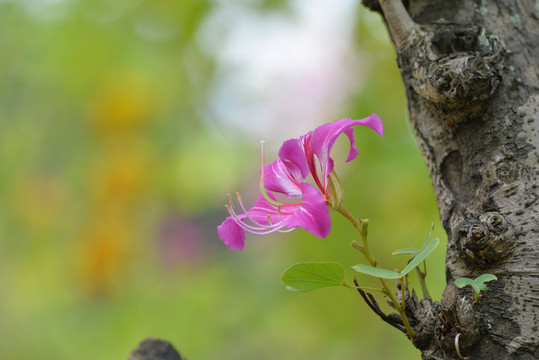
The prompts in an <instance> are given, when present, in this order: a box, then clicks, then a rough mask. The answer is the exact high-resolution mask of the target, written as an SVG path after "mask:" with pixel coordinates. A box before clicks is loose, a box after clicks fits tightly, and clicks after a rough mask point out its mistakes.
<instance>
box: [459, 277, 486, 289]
mask: <svg viewBox="0 0 539 360" xmlns="http://www.w3.org/2000/svg"><path fill="white" fill-rule="evenodd" d="M455 285H456V286H457V287H459V288H463V287H465V286H471V287H473V289H474V291H475V292H476V293H479V292H481V289H480V288H479V286H478V285H477V283H476V282H475V281H474V280H472V279H469V278H466V277H461V278H458V279H456V280H455Z"/></svg>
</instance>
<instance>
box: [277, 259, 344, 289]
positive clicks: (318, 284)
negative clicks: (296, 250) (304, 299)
mask: <svg viewBox="0 0 539 360" xmlns="http://www.w3.org/2000/svg"><path fill="white" fill-rule="evenodd" d="M281 280H282V281H283V282H284V283H285V284H286V285H288V286H287V289H288V290H291V291H310V290H315V289H320V288H325V287H331V286H339V285H343V284H344V268H343V267H342V266H341V265H339V264H337V263H334V262H319V263H314V262H313V263H298V264H294V265H292V266H290V267H289V268H288V269H286V270H285V272H284V273H283V275H282V276H281Z"/></svg>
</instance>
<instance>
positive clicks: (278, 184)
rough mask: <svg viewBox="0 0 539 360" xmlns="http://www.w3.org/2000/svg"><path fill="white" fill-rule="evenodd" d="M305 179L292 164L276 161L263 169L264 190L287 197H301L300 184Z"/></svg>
mask: <svg viewBox="0 0 539 360" xmlns="http://www.w3.org/2000/svg"><path fill="white" fill-rule="evenodd" d="M304 180H305V179H304V177H303V176H302V175H301V172H300V170H299V168H298V167H297V166H296V165H294V164H293V163H291V162H289V163H288V164H286V163H285V162H284V161H282V160H280V159H279V160H276V161H274V162H272V163H271V164H269V165H266V167H265V169H264V187H265V188H266V190H270V191H275V192H278V193H281V194H286V195H288V196H289V197H298V196H301V189H300V186H299V184H300V182H303V181H304Z"/></svg>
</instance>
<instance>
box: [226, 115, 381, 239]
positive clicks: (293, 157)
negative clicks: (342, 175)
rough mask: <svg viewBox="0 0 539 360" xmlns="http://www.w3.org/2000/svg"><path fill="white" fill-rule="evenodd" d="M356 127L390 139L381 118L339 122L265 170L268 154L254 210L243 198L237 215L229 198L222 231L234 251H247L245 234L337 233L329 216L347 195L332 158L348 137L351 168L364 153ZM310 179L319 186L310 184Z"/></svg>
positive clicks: (291, 146)
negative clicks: (337, 143)
mask: <svg viewBox="0 0 539 360" xmlns="http://www.w3.org/2000/svg"><path fill="white" fill-rule="evenodd" d="M356 125H363V126H367V127H369V128H371V129H373V130H374V131H376V132H377V133H378V134H379V135H380V136H382V137H383V136H384V132H383V125H382V121H381V120H380V118H379V117H378V115H376V114H372V115H371V116H369V117H367V118H365V119H361V120H351V119H349V118H346V119H342V120H337V121H334V122H332V123H329V124H325V125H322V126H320V127H318V128H316V129H315V130H314V131H311V132H309V133H307V134H306V135H303V136H301V137H300V138H299V139H290V140H287V141H285V142H284V143H283V145H282V146H281V149H280V150H279V159H278V160H276V161H274V162H272V163H270V164H269V165H264V154H263V152H262V170H261V177H260V189H261V193H262V195H261V196H260V197H259V198H258V200H257V202H256V203H255V205H254V206H253V207H252V208H250V209H249V210H247V209H245V206H244V205H243V202H242V200H241V198H240V197H239V195H238V203H239V205H240V209H241V211H240V212H237V211H236V209H235V208H234V206H233V202H232V199H231V198H229V205H227V208H228V210H229V213H230V216H229V217H228V218H227V219H226V220H225V221H224V222H223V223H222V224H221V225H220V226H219V227H217V231H218V233H219V237H220V238H221V240H223V242H224V243H225V244H226V245H227V246H228V247H229V248H231V249H235V250H241V249H243V247H244V246H245V232H249V233H252V234H258V235H264V234H269V233H272V232H277V231H279V232H283V231H290V230H292V229H294V228H298V227H303V228H305V230H307V231H309V232H311V233H313V234H314V235H316V236H317V237H320V238H324V237H326V236H327V235H328V234H329V232H330V229H331V219H330V216H329V210H330V208H331V209H336V208H337V207H338V206H339V205H340V202H341V201H342V189H341V188H340V184H339V181H338V178H337V176H336V174H335V172H334V171H333V169H334V162H333V159H332V158H331V157H330V152H331V148H332V147H333V144H334V143H335V140H336V139H337V138H338V137H339V135H341V134H342V133H344V134H345V135H346V136H348V139H349V140H350V151H349V152H348V156H347V158H346V162H348V161H351V160H353V159H355V158H356V156H357V155H358V153H359V150H358V149H357V147H356V145H355V137H354V133H353V127H354V126H356ZM309 175H311V177H312V181H313V182H314V183H315V185H316V186H313V185H311V184H309V183H308V182H307V179H308V177H309ZM272 193H276V194H284V195H286V196H287V197H288V198H296V199H300V202H295V203H281V202H278V201H276V198H275V196H274V195H273V194H272Z"/></svg>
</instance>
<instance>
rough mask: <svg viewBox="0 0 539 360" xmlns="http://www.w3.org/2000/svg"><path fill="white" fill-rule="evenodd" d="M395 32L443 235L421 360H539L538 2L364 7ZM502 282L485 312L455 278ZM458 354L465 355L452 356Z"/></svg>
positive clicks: (418, 311)
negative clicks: (439, 290) (437, 298)
mask: <svg viewBox="0 0 539 360" xmlns="http://www.w3.org/2000/svg"><path fill="white" fill-rule="evenodd" d="M364 3H365V5H367V6H368V7H370V8H371V9H374V10H377V11H380V12H381V13H382V14H383V16H384V19H385V21H386V24H387V26H388V28H389V31H390V34H391V37H392V39H393V42H394V44H395V48H396V50H397V55H398V64H399V67H400V69H401V73H402V78H403V80H404V83H405V87H406V94H407V97H408V106H409V111H410V120H411V122H412V126H413V129H414V131H415V135H416V137H417V140H418V142H419V145H420V147H421V150H422V153H423V156H424V158H425V160H426V162H427V165H428V168H429V172H430V176H431V179H432V183H433V186H434V189H435V192H436V196H437V199H438V206H439V210H440V217H441V219H442V223H443V225H444V228H445V230H446V232H447V235H448V248H447V258H446V266H447V282H448V284H449V285H448V287H447V288H446V291H445V292H444V294H443V297H442V301H441V303H434V302H431V301H426V300H422V301H421V302H419V301H417V299H416V300H414V299H413V296H412V295H410V301H407V303H409V304H410V306H409V307H410V308H409V309H407V311H408V312H409V313H410V314H411V318H412V320H413V326H414V329H415V330H416V332H417V337H416V338H415V339H413V341H414V344H415V345H416V346H417V347H418V348H419V349H421V351H422V354H423V358H424V359H455V358H459V357H462V358H466V357H468V358H470V359H539V331H538V326H539V261H538V259H539V250H538V245H539V238H538V235H539V222H538V217H539V216H538V214H539V201H538V198H539V189H538V181H537V178H538V174H539V165H538V164H539V161H538V160H539V156H538V149H537V147H538V144H539V20H538V19H539V1H534V0H453V1H447V0H409V1H405V3H404V4H403V3H402V2H401V0H379V1H378V0H370V1H368V0H364ZM483 273H491V274H495V275H496V276H497V277H498V281H495V282H491V283H489V290H488V291H486V292H485V293H484V294H483V298H482V299H481V301H480V302H479V304H478V306H475V305H474V304H473V302H472V301H471V300H470V299H469V298H467V297H465V295H469V290H468V289H457V288H456V287H455V286H454V285H453V281H454V279H456V278H459V277H463V276H465V277H471V278H474V277H476V276H478V275H480V274H483ZM457 347H458V349H459V350H460V355H459V354H457Z"/></svg>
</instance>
